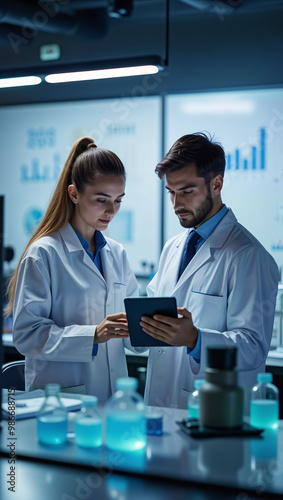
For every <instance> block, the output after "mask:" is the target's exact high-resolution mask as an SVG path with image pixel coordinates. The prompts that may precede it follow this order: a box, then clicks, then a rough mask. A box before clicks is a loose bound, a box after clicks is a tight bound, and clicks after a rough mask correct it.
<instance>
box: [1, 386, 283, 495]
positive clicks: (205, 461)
mask: <svg viewBox="0 0 283 500" xmlns="http://www.w3.org/2000/svg"><path fill="white" fill-rule="evenodd" d="M3 394H4V398H5V397H6V396H7V391H5V390H3ZM22 394H25V395H26V397H30V396H31V393H29V395H28V393H21V394H20V396H21V397H22ZM72 397H73V395H72ZM99 410H100V412H101V414H102V416H103V414H104V406H103V405H100V406H99ZM160 410H161V412H162V414H163V434H162V435H160V436H158V435H148V436H147V446H146V449H145V450H144V451H143V452H142V451H139V452H128V453H124V452H118V451H112V450H109V449H108V448H106V446H105V444H104V443H105V434H104V440H103V445H102V446H101V447H99V448H94V449H85V448H81V447H79V446H77V445H76V443H75V439H74V433H73V423H74V417H75V413H76V412H70V413H69V425H70V426H69V433H68V441H67V444H65V445H62V446H61V447H46V446H43V445H41V444H40V443H39V442H38V440H37V427H36V418H35V417H33V418H28V419H24V420H16V424H15V434H14V436H13V437H11V435H10V434H9V426H8V421H7V420H3V421H2V428H1V432H0V476H1V485H0V493H1V494H0V498H1V500H9V499H10V498H11V499H21V500H26V499H27V500H33V499H36V500H37V499H38V498H39V496H40V498H41V500H45V499H46V500H47V499H48V500H50V499H51V498H60V499H61V500H73V499H89V498H91V499H92V498H96V499H99V500H104V499H108V500H135V499H137V500H138V499H142V500H144V499H145V498H146V499H148V500H151V499H154V500H159V499H160V500H161V499H162V500H169V499H170V500H172V499H173V498H174V500H178V499H180V500H181V499H190V500H214V499H215V500H216V499H217V500H222V499H223V500H224V499H225V500H230V499H231V500H232V499H234V500H252V499H261V500H267V499H271V498H273V497H274V498H282V496H283V421H280V423H279V428H278V430H276V431H269V432H267V433H265V432H264V433H263V434H262V435H261V436H257V437H250V436H245V437H239V436H237V437H211V438H193V437H190V436H188V435H186V434H185V433H183V431H181V430H180V428H179V425H178V424H177V421H181V420H182V419H184V418H186V417H187V412H186V410H180V409H173V408H161V409H160ZM104 432H105V431H104ZM12 441H13V443H14V446H15V453H16V458H15V464H14V466H15V469H14V470H13V473H14V477H15V480H16V488H15V492H11V491H9V490H8V487H9V483H8V482H7V481H8V479H9V478H10V477H11V476H9V474H10V472H11V463H10V462H9V460H10V459H11V454H10V449H11V448H9V443H11V442H12ZM12 466H13V465H12Z"/></svg>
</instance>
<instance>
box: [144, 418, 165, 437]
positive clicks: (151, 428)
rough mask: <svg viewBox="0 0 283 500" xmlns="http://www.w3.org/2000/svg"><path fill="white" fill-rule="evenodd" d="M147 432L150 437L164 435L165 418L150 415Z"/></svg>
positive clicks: (147, 421) (147, 420)
mask: <svg viewBox="0 0 283 500" xmlns="http://www.w3.org/2000/svg"><path fill="white" fill-rule="evenodd" d="M146 429H147V430H146V432H147V434H150V435H157V436H160V434H162V433H163V417H162V415H154V414H153V415H150V416H147V419H146Z"/></svg>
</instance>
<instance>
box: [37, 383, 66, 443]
mask: <svg viewBox="0 0 283 500" xmlns="http://www.w3.org/2000/svg"><path fill="white" fill-rule="evenodd" d="M60 389H61V387H60V385H59V384H47V385H46V386H45V401H44V402H43V405H42V407H41V408H40V410H39V411H38V414H37V436H38V440H39V442H40V443H43V444H46V445H62V444H64V443H66V441H67V432H68V411H67V410H66V408H65V407H64V405H63V404H62V402H61V400H60Z"/></svg>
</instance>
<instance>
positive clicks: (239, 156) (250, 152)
mask: <svg viewBox="0 0 283 500" xmlns="http://www.w3.org/2000/svg"><path fill="white" fill-rule="evenodd" d="M226 162H227V166H226V168H227V170H229V171H231V170H236V171H238V170H241V171H245V172H246V171H247V170H248V171H253V172H255V171H260V172H263V171H265V170H266V129H265V128H264V127H262V128H260V129H259V134H258V140H257V143H255V144H251V145H250V146H249V147H245V148H244V151H243V150H242V149H240V148H239V147H237V148H235V149H234V151H233V152H228V153H227V155H226Z"/></svg>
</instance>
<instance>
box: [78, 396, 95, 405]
mask: <svg viewBox="0 0 283 500" xmlns="http://www.w3.org/2000/svg"><path fill="white" fill-rule="evenodd" d="M81 400H82V404H83V405H85V406H96V405H97V402H98V399H97V397H96V396H89V395H83V396H81Z"/></svg>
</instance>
